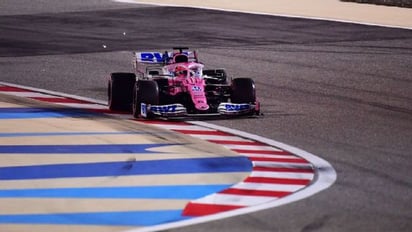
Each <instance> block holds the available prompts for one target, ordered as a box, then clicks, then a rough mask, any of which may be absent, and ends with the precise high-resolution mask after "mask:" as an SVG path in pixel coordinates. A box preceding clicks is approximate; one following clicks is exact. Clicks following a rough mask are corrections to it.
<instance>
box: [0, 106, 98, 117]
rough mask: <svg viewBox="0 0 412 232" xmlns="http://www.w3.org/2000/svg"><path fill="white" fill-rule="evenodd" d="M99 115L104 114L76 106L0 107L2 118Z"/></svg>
mask: <svg viewBox="0 0 412 232" xmlns="http://www.w3.org/2000/svg"><path fill="white" fill-rule="evenodd" d="M98 115H102V114H99V113H95V112H91V111H86V110H81V109H74V108H63V109H59V108H0V119H27V118H64V117H87V116H98Z"/></svg>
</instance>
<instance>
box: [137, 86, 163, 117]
mask: <svg viewBox="0 0 412 232" xmlns="http://www.w3.org/2000/svg"><path fill="white" fill-rule="evenodd" d="M141 103H146V104H151V105H158V104H159V86H158V85H157V82H156V81H152V80H139V81H137V82H136V84H135V87H134V91H133V117H135V118H139V117H140V114H141ZM147 118H153V115H152V114H150V113H148V114H147Z"/></svg>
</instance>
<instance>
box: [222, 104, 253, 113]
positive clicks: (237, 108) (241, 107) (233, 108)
mask: <svg viewBox="0 0 412 232" xmlns="http://www.w3.org/2000/svg"><path fill="white" fill-rule="evenodd" d="M225 108H226V110H227V111H242V110H248V109H249V105H248V104H226V105H225Z"/></svg>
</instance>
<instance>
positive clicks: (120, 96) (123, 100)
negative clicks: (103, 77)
mask: <svg viewBox="0 0 412 232" xmlns="http://www.w3.org/2000/svg"><path fill="white" fill-rule="evenodd" d="M135 83H136V75H135V74H134V73H111V74H110V79H109V83H108V88H107V95H108V104H109V109H110V110H113V111H128V112H131V111H132V103H133V87H134V85H135Z"/></svg>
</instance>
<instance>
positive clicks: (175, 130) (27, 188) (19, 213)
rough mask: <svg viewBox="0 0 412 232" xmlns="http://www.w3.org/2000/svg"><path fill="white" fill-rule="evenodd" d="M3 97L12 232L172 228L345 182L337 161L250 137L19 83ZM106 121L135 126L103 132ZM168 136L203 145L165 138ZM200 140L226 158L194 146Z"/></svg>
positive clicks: (6, 87)
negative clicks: (136, 114)
mask: <svg viewBox="0 0 412 232" xmlns="http://www.w3.org/2000/svg"><path fill="white" fill-rule="evenodd" d="M0 95H3V97H2V98H1V99H8V100H7V101H4V100H3V101H0V128H2V130H1V132H0V137H1V140H0V141H2V142H1V143H0V158H1V160H2V166H1V167H0V201H1V202H2V203H1V205H2V206H3V207H4V208H3V207H2V208H3V209H5V210H3V212H2V215H0V228H2V229H6V228H9V229H10V228H21V229H23V230H24V229H28V228H30V230H31V231H37V230H39V231H41V230H44V229H46V228H51V227H52V228H54V229H62V228H64V226H68V225H70V227H69V228H71V229H76V231H83V230H85V231H86V230H87V231H107V227H109V228H111V229H112V231H125V230H127V231H157V230H164V229H168V228H174V227H180V226H186V225H191V224H196V223H201V222H207V221H211V220H217V219H222V218H226V217H231V216H235V215H240V214H246V213H250V212H254V211H258V210H263V209H267V208H272V207H276V206H280V205H284V204H287V203H291V202H294V201H297V200H300V199H303V198H307V197H309V196H311V195H313V194H315V193H317V192H319V191H322V190H324V189H326V188H328V187H329V186H331V185H332V184H333V183H334V181H335V180H336V172H335V170H334V169H333V167H332V166H331V165H330V164H329V163H328V162H327V161H325V160H323V159H321V158H319V157H317V156H315V155H313V154H310V153H308V152H306V151H303V150H301V149H298V148H296V147H292V146H290V145H287V144H283V143H280V142H277V141H274V140H271V139H267V138H263V137H260V136H257V135H253V134H249V133H245V132H242V131H238V130H233V129H230V128H225V127H221V126H216V125H213V124H209V123H206V122H201V121H179V122H173V121H153V120H136V119H133V118H132V116H131V115H127V114H119V113H118V112H110V111H109V110H108V109H107V106H106V104H105V103H104V102H99V101H95V100H93V99H87V98H81V97H77V96H72V95H65V94H63V93H57V92H51V91H47V90H42V89H34V88H29V87H25V86H19V85H14V84H10V83H0ZM4 96H6V97H4ZM7 96H8V97H7ZM19 99H23V100H24V101H22V100H19ZM26 101H28V103H27V102H26ZM105 120H115V121H118V122H121V123H125V124H124V125H123V124H122V127H121V128H119V129H113V127H112V126H108V125H104V126H103V128H102V126H101V125H97V124H104V123H106V122H105ZM142 128H143V129H142ZM148 128H155V129H156V130H152V129H148ZM166 135H168V136H170V135H171V136H173V137H176V136H183V137H188V138H190V139H193V140H194V141H195V142H193V141H191V142H188V141H185V142H176V141H165V140H161V141H160V142H159V141H158V140H156V137H165V136H166ZM108 141H110V142H108ZM196 141H199V142H200V143H206V146H207V147H208V148H209V149H210V148H213V147H216V148H217V150H219V149H223V150H224V151H220V152H218V153H217V154H216V152H214V153H213V152H209V153H208V152H205V151H204V150H199V151H196V150H193V149H188V148H187V147H188V146H189V147H190V146H195V147H196V146H198V145H197V142H196ZM208 144H209V145H208ZM221 154H224V155H221ZM6 202H8V203H6ZM46 202H48V203H47V204H50V205H53V204H55V205H54V206H52V207H50V208H48V207H46V205H47V204H46ZM27 205H30V207H28V206H27ZM81 206H83V207H81ZM43 208H45V209H43ZM36 228H37V229H36ZM103 228H104V229H103Z"/></svg>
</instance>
